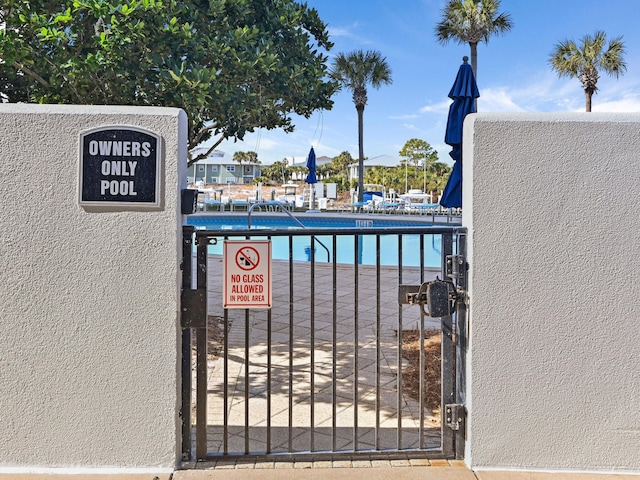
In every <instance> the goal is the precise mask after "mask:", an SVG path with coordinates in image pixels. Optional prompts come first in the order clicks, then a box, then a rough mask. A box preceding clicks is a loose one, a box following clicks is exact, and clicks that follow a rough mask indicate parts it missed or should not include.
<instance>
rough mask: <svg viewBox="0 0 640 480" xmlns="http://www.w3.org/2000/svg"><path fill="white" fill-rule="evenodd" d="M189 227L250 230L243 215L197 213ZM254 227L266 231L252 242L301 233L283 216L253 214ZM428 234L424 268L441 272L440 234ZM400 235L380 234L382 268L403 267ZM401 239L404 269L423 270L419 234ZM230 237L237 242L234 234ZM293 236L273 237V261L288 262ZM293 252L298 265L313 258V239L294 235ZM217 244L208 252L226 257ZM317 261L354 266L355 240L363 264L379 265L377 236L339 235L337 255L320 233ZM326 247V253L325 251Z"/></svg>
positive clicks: (320, 222)
mask: <svg viewBox="0 0 640 480" xmlns="http://www.w3.org/2000/svg"><path fill="white" fill-rule="evenodd" d="M296 218H297V219H298V220H299V221H300V222H302V223H303V225H305V226H306V227H309V228H327V229H332V230H340V229H345V228H347V229H348V228H385V227H387V228H388V227H414V226H416V225H420V226H427V225H429V224H428V223H425V222H416V221H413V222H412V221H402V220H386V219H355V218H352V217H351V218H349V217H343V218H339V217H326V218H325V217H305V216H299V217H296ZM187 224H188V225H193V226H195V227H196V228H197V229H206V230H222V231H224V232H225V235H226V234H228V233H229V232H228V230H246V229H247V217H246V215H244V216H221V215H193V216H190V217H188V219H187ZM251 228H252V229H255V230H260V233H262V230H265V229H266V230H267V231H265V232H264V234H263V235H261V234H260V233H258V232H256V235H255V236H252V237H251V240H264V239H267V236H268V235H269V232H268V230H269V229H271V230H273V229H299V228H301V227H300V225H298V224H296V222H294V221H293V220H292V219H290V218H287V217H284V216H252V217H251ZM423 236H424V259H423V265H424V266H427V267H436V268H439V267H440V265H441V256H440V251H441V249H440V245H441V236H440V235H433V234H425V235H423ZM399 237H400V235H398V234H397V233H389V234H381V235H380V250H379V255H380V265H382V266H397V265H398V245H399ZM401 237H402V259H401V262H402V265H403V266H420V235H415V234H403V235H401ZM229 238H234V237H232V236H230V237H229ZM289 238H290V237H289V236H272V237H271V240H272V242H271V249H272V259H273V260H288V259H289ZM291 239H292V240H291V242H292V252H293V260H294V261H310V260H311V255H312V252H311V240H312V239H311V237H310V236H292V237H291ZM221 240H222V239H220V241H218V242H217V243H216V244H215V245H211V246H210V247H209V253H210V254H214V255H222V253H223V242H222V241H221ZM314 240H315V241H314V247H315V256H314V260H315V261H316V262H328V261H333V257H334V255H335V259H336V262H337V263H344V264H353V263H354V260H355V255H356V252H355V242H356V241H357V242H358V259H357V260H358V264H359V265H376V257H377V253H376V235H352V234H349V235H336V251H335V253H334V252H333V235H316V236H315V237H314ZM323 245H324V247H326V249H325V248H324V247H323ZM327 250H328V252H327Z"/></svg>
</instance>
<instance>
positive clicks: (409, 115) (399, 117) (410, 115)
mask: <svg viewBox="0 0 640 480" xmlns="http://www.w3.org/2000/svg"><path fill="white" fill-rule="evenodd" d="M418 116H419V115H416V114H415V113H407V114H404V115H389V120H413V119H414V118H418Z"/></svg>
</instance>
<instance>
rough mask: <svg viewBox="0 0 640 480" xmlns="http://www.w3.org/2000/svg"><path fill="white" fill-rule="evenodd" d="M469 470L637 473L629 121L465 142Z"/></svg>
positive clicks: (633, 143)
mask: <svg viewBox="0 0 640 480" xmlns="http://www.w3.org/2000/svg"><path fill="white" fill-rule="evenodd" d="M464 142H465V143H464V153H463V155H464V159H465V162H464V194H463V204H464V214H463V223H464V225H466V226H467V227H468V228H469V233H470V238H469V247H470V257H469V258H470V264H471V270H470V276H469V279H470V298H471V305H470V335H471V344H470V355H469V357H468V360H469V363H468V368H469V372H468V373H469V375H468V381H469V384H468V392H469V395H468V399H469V403H468V408H469V411H470V418H469V425H468V427H469V428H468V431H469V434H468V435H469V438H468V442H467V452H466V453H467V461H468V462H469V463H470V465H471V466H473V467H474V468H478V469H482V468H507V469H510V468H515V469H542V470H549V469H550V470H554V469H555V470H581V471H585V470H586V471H621V470H626V471H635V472H640V408H639V405H640V367H639V364H638V361H639V359H640V301H639V299H640V260H639V257H638V255H639V252H640V234H639V233H638V225H637V224H638V212H640V161H639V159H640V114H596V113H591V114H584V113H582V114H579V113H576V114H551V113H549V114H528V113H523V114H476V115H472V116H469V117H467V120H466V122H465V131H464Z"/></svg>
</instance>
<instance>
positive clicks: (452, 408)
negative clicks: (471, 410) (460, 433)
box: [444, 403, 467, 430]
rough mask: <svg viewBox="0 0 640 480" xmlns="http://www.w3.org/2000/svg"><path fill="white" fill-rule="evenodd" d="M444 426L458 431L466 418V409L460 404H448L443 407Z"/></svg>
mask: <svg viewBox="0 0 640 480" xmlns="http://www.w3.org/2000/svg"><path fill="white" fill-rule="evenodd" d="M444 409H445V419H446V420H445V422H446V423H445V424H446V425H447V427H449V428H450V429H451V430H460V428H461V427H462V426H463V425H464V421H465V418H466V416H467V409H466V408H465V407H464V405H462V404H460V403H448V404H446V405H445V406H444Z"/></svg>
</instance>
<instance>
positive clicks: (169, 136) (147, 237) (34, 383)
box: [0, 104, 187, 472]
mask: <svg viewBox="0 0 640 480" xmlns="http://www.w3.org/2000/svg"><path fill="white" fill-rule="evenodd" d="M108 125H127V126H135V127H139V128H142V129H145V130H149V131H152V132H154V133H156V134H157V135H159V136H161V137H162V139H163V145H162V147H163V152H164V155H163V156H162V157H161V161H162V162H163V169H162V177H161V194H162V198H163V201H162V207H161V208H160V209H158V210H155V211H148V210H140V209H138V210H135V209H134V210H126V209H124V210H120V211H102V212H99V211H95V210H93V211H92V210H90V209H84V208H81V207H80V206H79V205H78V161H79V135H80V133H81V132H82V131H85V130H87V129H90V128H95V127H102V126H108ZM186 134H187V131H186V116H185V114H184V112H182V111H181V110H178V109H169V108H131V107H95V106H94V107H82V106H53V105H20V104H18V105H16V104H0V178H1V179H2V188H1V189H0V212H1V215H0V231H1V232H2V246H1V247H0V248H1V249H0V252H1V255H0V258H1V261H2V273H0V278H1V279H2V281H1V282H0V289H1V291H0V295H1V296H2V310H1V311H2V325H3V328H2V335H0V385H2V394H1V395H0V472H2V471H22V470H25V471H29V470H33V469H34V468H40V469H53V468H68V469H71V470H73V469H74V468H80V469H84V470H87V469H89V470H90V469H92V468H102V469H109V468H115V469H120V468H122V469H127V470H134V471H137V470H140V471H145V470H149V471H161V470H167V471H170V470H171V469H172V468H173V467H174V466H175V465H176V461H177V458H178V456H179V452H180V446H179V433H178V432H179V430H178V428H179V419H178V417H177V412H178V405H179V399H180V396H179V375H178V367H179V349H178V342H177V335H178V331H179V330H178V300H179V293H178V285H179V275H180V271H179V255H180V248H181V247H180V241H179V238H178V232H179V228H178V225H179V224H180V221H181V215H180V212H179V186H180V185H184V184H186V146H187V141H186Z"/></svg>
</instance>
